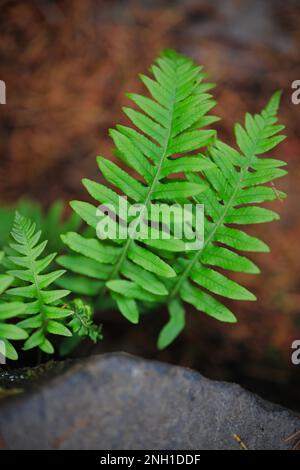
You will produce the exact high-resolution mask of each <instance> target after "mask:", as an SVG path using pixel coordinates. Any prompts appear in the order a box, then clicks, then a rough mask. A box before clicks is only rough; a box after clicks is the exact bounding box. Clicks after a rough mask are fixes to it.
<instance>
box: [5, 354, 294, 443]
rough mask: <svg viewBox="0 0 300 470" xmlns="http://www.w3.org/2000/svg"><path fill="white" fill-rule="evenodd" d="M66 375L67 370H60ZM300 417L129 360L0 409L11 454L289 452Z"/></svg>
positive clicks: (74, 376)
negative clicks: (22, 451) (73, 451)
mask: <svg viewBox="0 0 300 470" xmlns="http://www.w3.org/2000/svg"><path fill="white" fill-rule="evenodd" d="M60 367H61V366H60ZM299 429H300V416H299V415H296V414H295V413H293V412H291V411H289V410H287V409H284V408H282V407H280V406H277V405H273V404H271V403H268V402H266V401H264V400H262V399H260V398H259V397H257V396H255V395H253V394H251V393H249V392H247V391H245V390H243V389H242V388H241V387H240V386H238V385H235V384H230V383H223V382H215V381H212V380H208V379H205V378H204V377H202V376H201V375H200V374H198V373H196V372H193V371H191V370H188V369H185V368H181V367H175V366H172V365H168V364H162V363H159V362H151V361H146V360H143V359H139V358H136V357H132V356H129V355H126V354H112V355H104V356H93V357H90V358H88V359H85V360H80V361H75V362H74V363H72V364H71V365H70V366H69V367H67V368H64V369H63V372H62V373H61V374H60V375H59V376H56V377H54V378H52V379H50V380H49V379H48V381H47V382H46V383H44V384H43V383H42V384H41V383H39V384H38V385H37V386H36V387H35V388H34V389H33V390H31V391H27V392H25V393H23V394H21V395H17V396H13V397H11V398H6V399H5V400H1V401H0V447H2V448H8V449H98V450H112V449H121V450H126V449H146V450H154V449H159V450H163V449H166V450H175V449H186V450H190V449H194V450H202V449H240V444H239V443H238V442H237V440H236V438H234V434H236V435H238V436H239V437H240V439H241V440H242V441H243V442H244V443H245V444H246V445H247V447H248V448H249V449H289V448H291V447H292V445H293V442H292V441H290V442H288V443H286V442H284V439H285V438H287V437H288V436H290V435H292V434H293V433H295V432H296V431H298V430H299Z"/></svg>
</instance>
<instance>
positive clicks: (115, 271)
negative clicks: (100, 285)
mask: <svg viewBox="0 0 300 470" xmlns="http://www.w3.org/2000/svg"><path fill="white" fill-rule="evenodd" d="M175 77H176V80H175V84H174V85H175V86H174V90H173V94H172V97H171V102H170V119H169V123H168V124H169V125H168V127H167V128H166V137H165V139H164V142H163V145H162V147H161V148H162V153H161V158H160V161H159V164H158V167H157V170H156V173H155V175H154V178H153V180H152V183H151V185H150V187H149V190H148V193H147V196H146V199H145V202H144V205H145V209H146V208H147V207H148V205H149V204H150V202H151V198H152V194H153V192H154V190H155V187H156V185H157V183H158V180H159V176H160V172H161V169H162V166H163V164H164V161H165V159H166V154H167V149H168V145H169V141H170V136H171V132H172V122H173V115H174V106H175V103H176V94H177V75H176V69H175ZM141 216H142V213H141V214H140V217H141ZM138 224H139V219H138V220H137V221H136V224H135V226H134V227H133V228H134V231H135V229H136V227H137V226H138ZM134 234H135V232H134ZM133 242H134V238H133V237H131V238H128V240H127V242H126V244H125V245H124V249H123V251H122V254H121V255H120V258H119V261H118V262H117V264H116V266H115V267H114V269H113V271H112V273H111V274H110V276H109V278H108V279H107V282H108V281H110V280H112V279H114V278H115V277H116V276H117V274H118V273H119V271H120V269H121V267H122V265H123V262H124V261H125V259H126V257H127V253H128V251H129V249H130V247H131V245H132V243H133ZM104 289H105V288H104ZM104 289H103V290H104Z"/></svg>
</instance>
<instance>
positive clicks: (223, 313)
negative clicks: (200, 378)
mask: <svg viewBox="0 0 300 470" xmlns="http://www.w3.org/2000/svg"><path fill="white" fill-rule="evenodd" d="M279 101H280V93H279V92H277V93H275V94H274V96H273V97H272V98H271V100H270V102H269V103H268V105H267V106H266V107H265V109H264V110H263V111H262V112H261V114H257V115H254V116H252V115H250V114H246V118H245V125H244V127H242V126H241V125H239V124H237V125H236V127H235V135H236V141H237V146H238V149H239V150H235V149H234V148H232V147H230V146H228V145H226V144H224V143H223V142H221V141H220V140H217V141H216V142H215V143H214V144H213V145H212V146H211V147H210V149H209V151H208V154H209V158H210V159H211V161H212V162H214V164H215V165H216V167H217V168H215V169H214V170H213V171H212V170H204V171H203V174H204V176H205V177H206V179H207V181H208V183H209V189H208V190H207V191H205V192H203V193H201V194H199V195H197V196H196V197H194V200H195V202H196V203H201V204H204V207H205V216H206V218H205V242H204V246H203V248H202V249H201V250H199V251H197V252H194V253H192V252H191V253H189V254H188V255H187V256H185V257H181V259H178V260H177V261H176V271H177V273H178V275H177V277H176V279H175V281H174V283H173V287H172V288H171V289H170V294H169V298H170V299H171V302H173V301H174V300H175V299H179V298H181V299H182V300H184V301H185V302H187V303H190V304H192V305H193V306H194V307H195V308H196V309H197V310H201V311H203V312H205V313H206V314H208V315H210V316H212V317H214V318H217V319H218V320H221V321H225V322H235V321H236V318H235V316H234V314H233V313H232V312H230V310H229V309H228V308H227V307H225V306H224V305H223V304H222V303H221V302H220V301H219V300H217V299H216V298H215V297H213V296H212V295H211V294H209V293H207V291H208V292H210V293H212V294H217V295H219V296H222V297H226V298H230V299H236V300H255V296H254V295H253V294H252V293H251V292H249V291H248V290H247V289H246V288H244V287H242V286H240V285H239V284H237V283H236V282H234V281H232V280H231V279H229V278H227V276H225V275H224V274H221V273H220V272H218V271H217V270H216V268H222V269H224V270H229V271H236V272H245V273H258V272H259V268H258V267H257V266H256V265H255V264H254V263H253V262H252V261H251V260H249V259H248V258H247V257H245V256H244V255H241V254H239V253H237V250H240V251H252V252H263V251H268V247H267V245H265V243H264V242H262V241H261V240H258V239H257V238H255V237H252V236H250V235H248V234H246V233H245V232H244V231H243V230H241V229H240V228H233V227H232V225H243V224H245V225H246V224H247V225H249V224H257V223H262V222H270V221H272V220H277V219H278V218H279V216H278V214H277V213H275V212H273V211H271V210H269V209H265V208H262V207H259V206H258V205H257V204H259V203H261V202H265V201H272V200H274V199H276V198H278V197H280V198H284V197H285V194H284V193H283V192H280V191H277V190H274V188H273V187H272V186H266V185H265V184H266V183H272V181H273V180H274V179H276V178H280V177H282V176H284V175H285V174H286V173H287V172H286V171H285V170H283V169H281V168H280V167H282V166H284V165H285V162H283V161H280V160H276V159H271V158H261V157H260V155H261V154H263V153H265V152H268V151H270V150H272V149H273V148H274V147H275V146H276V145H277V144H279V143H280V142H281V141H282V140H283V139H284V138H285V136H283V135H280V134H279V132H280V131H281V130H282V129H283V128H284V126H281V125H278V124H277V117H276V116H277V110H278V106H279ZM188 179H189V180H190V181H192V182H197V181H198V180H199V176H198V175H192V174H189V175H188ZM203 288H204V289H205V291H203ZM175 322H176V324H177V329H178V331H180V329H181V328H180V326H181V325H182V323H183V321H182V315H181V316H180V317H179V320H177V321H175V320H174V315H172V314H171V319H170V324H171V325H172V334H170V335H169V337H168V341H166V339H165V336H166V330H165V329H164V330H162V332H161V335H160V337H159V340H158V345H159V347H164V346H166V345H167V344H169V342H171V340H173V339H174V334H173V331H174V329H176V328H175V326H174V323H175Z"/></svg>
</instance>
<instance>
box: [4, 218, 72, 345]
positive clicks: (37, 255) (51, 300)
mask: <svg viewBox="0 0 300 470" xmlns="http://www.w3.org/2000/svg"><path fill="white" fill-rule="evenodd" d="M11 235H12V237H13V239H14V240H15V242H14V243H11V244H10V254H9V256H8V260H9V262H10V266H11V269H10V270H9V271H8V275H10V276H13V278H14V279H15V280H16V283H17V284H18V286H17V287H11V288H10V289H8V290H7V292H6V293H7V295H9V296H10V297H14V298H16V297H17V299H19V300H20V301H21V302H22V303H23V305H24V307H25V308H24V311H23V313H22V315H23V316H24V319H23V320H22V321H20V322H19V323H18V327H20V328H22V329H24V330H26V331H27V332H28V333H29V334H30V336H29V338H28V339H27V341H26V342H25V344H24V349H25V350H27V349H31V348H34V347H39V348H40V349H41V350H42V351H44V352H46V353H49V354H51V353H53V352H54V349H53V346H52V344H51V342H50V341H49V340H48V338H47V336H48V334H49V333H52V334H56V335H63V336H70V335H71V334H72V333H71V332H70V330H69V329H68V328H67V327H66V326H65V325H64V324H63V320H64V319H65V318H66V317H68V316H69V315H71V314H72V311H71V310H68V309H65V308H62V307H61V306H60V305H59V302H60V300H61V299H62V298H64V297H65V296H66V295H68V294H69V291H67V290H57V289H50V286H51V284H53V283H54V282H55V281H56V280H57V279H58V278H60V277H61V276H62V275H63V274H64V271H63V270H56V271H52V272H47V273H44V271H45V270H46V268H47V267H48V266H49V264H50V263H51V262H52V260H53V259H54V258H55V254H50V255H47V256H46V257H42V258H41V255H42V254H43V252H44V250H45V247H46V244H47V241H44V242H40V238H41V231H38V232H36V226H35V224H34V223H32V222H31V221H30V220H28V219H26V218H25V217H23V216H22V215H20V214H19V213H16V216H15V221H14V225H13V229H12V232H11Z"/></svg>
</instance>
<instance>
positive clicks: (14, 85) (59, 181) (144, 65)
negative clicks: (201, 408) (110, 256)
mask: <svg viewBox="0 0 300 470" xmlns="http://www.w3.org/2000/svg"><path fill="white" fill-rule="evenodd" d="M0 12H1V15H0V79H2V80H4V81H5V82H6V85H7V104H6V105H1V107H0V113H1V120H0V155H1V157H0V158H1V165H0V200H1V201H2V202H9V201H10V202H13V201H16V199H18V198H19V197H20V196H24V195H28V196H30V197H32V198H36V199H38V200H40V201H42V203H43V204H44V205H45V206H47V205H49V204H50V203H51V202H52V201H53V200H54V199H55V198H57V197H62V198H63V199H65V200H66V201H67V200H69V199H70V198H74V197H76V198H78V197H86V195H85V193H84V191H83V189H82V187H81V184H80V179H81V178H82V177H91V178H94V179H97V178H99V177H100V176H99V173H98V171H97V168H96V163H95V156H96V155H97V154H104V155H106V156H109V155H111V149H112V145H111V142H110V140H109V139H108V137H107V130H108V128H109V127H111V126H113V125H114V124H115V123H117V122H124V121H125V119H124V117H123V116H122V113H121V106H122V105H124V104H126V103H127V101H126V98H125V97H124V93H125V92H126V91H142V87H141V84H140V83H139V81H138V79H137V74H138V73H139V72H144V73H145V72H146V71H147V69H148V67H149V65H150V64H151V62H152V61H153V59H154V58H155V57H156V55H157V54H158V53H159V51H160V50H161V49H162V48H165V47H173V48H176V49H177V50H178V51H181V52H183V53H186V54H188V55H190V56H191V57H192V58H193V59H195V60H196V61H197V62H199V63H201V64H203V65H204V66H205V68H206V70H207V71H208V73H209V76H210V79H211V80H212V81H215V82H217V83H218V87H217V89H216V91H215V96H216V98H217V100H218V101H219V105H218V108H217V109H216V114H219V115H220V116H221V117H222V121H221V122H220V124H218V126H217V128H218V130H219V132H220V134H221V135H222V136H223V137H224V138H225V139H226V141H228V142H229V143H230V142H232V131H231V129H232V125H233V123H234V122H235V121H236V120H242V118H243V115H244V113H245V111H250V112H257V111H259V110H260V108H261V107H262V106H263V105H264V104H265V103H266V101H267V99H268V98H269V96H270V95H271V93H272V92H274V91H275V90H276V89H278V88H281V89H283V91H284V94H283V102H282V107H281V111H280V118H281V121H283V122H284V123H285V124H286V126H287V135H288V139H287V140H286V142H284V143H283V144H282V145H281V146H280V148H279V149H278V150H277V151H276V156H277V157H278V158H281V159H284V160H287V161H288V165H289V167H288V169H289V176H288V177H286V178H284V179H283V180H282V181H281V180H279V182H278V183H277V186H278V188H280V189H282V190H284V191H286V192H288V194H289V198H288V200H286V201H285V202H284V203H281V202H279V201H277V202H276V203H275V204H274V207H275V206H276V210H278V211H279V212H280V214H281V220H280V222H277V223H273V224H267V225H265V226H264V225H263V226H261V227H259V226H255V228H254V230H253V229H252V228H251V230H249V232H250V233H255V234H257V235H258V236H261V238H262V239H264V240H265V241H266V242H267V243H269V244H270V245H271V246H272V253H271V254H260V255H257V256H255V260H256V262H257V263H258V264H259V266H260V267H261V269H262V274H261V275H260V276H246V275H245V276H239V279H240V280H241V281H242V282H244V283H245V285H247V287H248V288H250V289H253V291H254V292H255V293H256V294H257V296H258V302H256V303H251V302H245V303H241V302H240V303H239V302H235V303H232V304H231V303H230V302H228V304H229V305H230V304H231V306H232V307H233V309H234V311H235V312H237V314H238V317H239V319H240V321H239V323H238V324H237V325H223V324H220V323H218V322H216V321H214V320H212V319H210V318H206V317H205V316H204V315H201V314H199V313H196V312H191V313H190V315H189V318H188V327H187V329H186V331H185V333H184V334H183V335H182V336H181V338H180V339H178V340H177V341H176V342H175V344H174V345H173V346H172V347H170V348H169V349H168V350H166V351H164V352H158V351H156V349H155V338H156V335H157V333H158V330H159V327H160V326H161V325H162V324H163V323H164V321H165V320H166V312H158V313H159V315H157V314H156V316H155V319H153V318H151V319H150V318H145V319H144V320H143V322H142V324H141V325H139V326H138V327H133V326H130V325H128V324H127V323H126V321H123V320H122V319H120V317H119V316H118V315H117V314H116V315H115V316H114V315H112V316H110V317H107V318H105V319H104V335H105V339H104V341H103V342H102V343H101V344H100V345H99V346H98V347H97V350H98V351H101V352H103V351H110V350H120V349H123V350H125V351H129V352H133V353H136V354H139V355H142V356H144V357H154V358H158V359H160V360H166V361H170V362H174V363H177V364H183V365H188V366H190V367H193V368H195V369H197V370H199V371H201V372H202V373H203V374H205V375H207V376H209V377H213V378H218V379H224V380H236V381H239V382H240V383H242V384H244V385H245V386H246V387H248V388H250V389H252V390H254V391H257V392H259V393H260V394H262V395H264V396H266V397H268V398H270V399H273V400H275V401H279V402H281V403H284V404H287V405H289V406H291V407H297V408H299V409H300V393H299V387H300V365H299V366H298V367H297V366H293V365H292V364H291V360H290V356H291V343H292V341H293V340H295V339H300V272H299V264H300V263H299V261H300V250H299V238H300V221H299V213H298V200H299V194H300V189H299V184H300V163H299V161H300V160H299V159H300V146H299V133H300V127H299V125H298V123H299V116H300V105H299V106H296V105H293V104H292V102H291V92H292V90H291V83H292V81H293V80H296V79H300V67H299V51H300V4H299V1H298V0H285V1H281V0H264V1H263V0H243V1H242V0H228V1H222V0H214V1H213V2H212V1H209V0H199V1H196V0H178V1H158V0H157V1H156V0H143V1H121V0H109V1H108V0H107V1H105V0H85V1H82V0H58V1H50V0H27V1H22V0H19V1H13V0H12V1H2V2H0ZM0 223H1V221H0Z"/></svg>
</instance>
